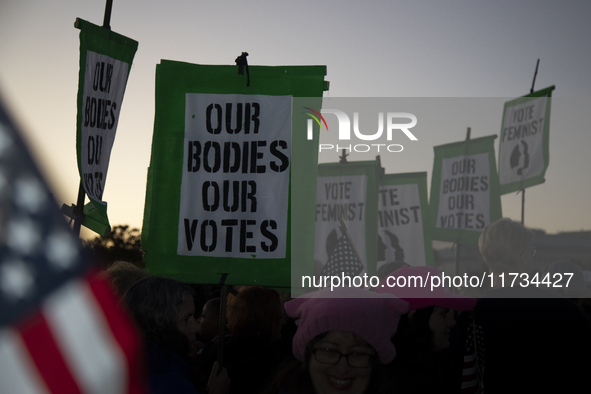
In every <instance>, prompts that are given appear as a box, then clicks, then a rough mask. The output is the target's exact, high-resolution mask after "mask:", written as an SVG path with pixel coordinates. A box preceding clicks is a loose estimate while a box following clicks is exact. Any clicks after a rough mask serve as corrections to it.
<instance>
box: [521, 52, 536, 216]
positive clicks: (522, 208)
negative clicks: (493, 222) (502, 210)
mask: <svg viewBox="0 0 591 394" xmlns="http://www.w3.org/2000/svg"><path fill="white" fill-rule="evenodd" d="M539 66H540V59H538V61H537V62H536V71H535V72H534V80H533V81H532V83H531V89H530V90H529V93H530V94H531V93H533V92H534V86H535V85H536V77H537V76H538V67H539ZM521 225H522V226H525V188H522V189H521Z"/></svg>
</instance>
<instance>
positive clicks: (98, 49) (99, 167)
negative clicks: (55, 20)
mask: <svg viewBox="0 0 591 394" xmlns="http://www.w3.org/2000/svg"><path fill="white" fill-rule="evenodd" d="M75 27H76V28H78V29H80V73H79V79H78V115H77V117H76V153H77V160H78V171H79V173H80V180H81V183H82V185H83V186H84V190H85V192H86V195H87V196H88V198H89V199H90V203H89V204H88V205H89V206H88V207H85V209H84V215H89V218H88V219H86V220H84V222H83V224H84V225H85V226H87V227H88V228H89V229H91V230H93V231H95V232H97V233H99V234H100V235H106V234H105V233H108V232H109V230H110V225H109V219H108V217H107V202H106V201H103V191H104V189H105V183H106V181H107V171H108V169H109V160H110V157H111V149H112V147H113V142H114V141H115V133H116V131H117V123H118V122H119V114H120V112H121V104H122V102H123V95H124V93H125V87H126V85H127V78H128V77H129V71H130V69H131V64H132V62H133V57H134V56H135V52H136V51H137V47H138V43H137V41H134V40H132V39H131V38H127V37H125V36H122V35H120V34H117V33H115V32H113V31H111V30H110V29H106V28H103V27H99V26H96V25H93V24H92V23H90V22H87V21H85V20H82V19H80V18H78V19H76V24H75ZM90 205H91V206H92V207H90Z"/></svg>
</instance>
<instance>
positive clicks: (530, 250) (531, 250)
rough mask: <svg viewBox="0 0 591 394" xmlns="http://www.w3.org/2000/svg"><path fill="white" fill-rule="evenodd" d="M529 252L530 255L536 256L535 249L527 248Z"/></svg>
mask: <svg viewBox="0 0 591 394" xmlns="http://www.w3.org/2000/svg"><path fill="white" fill-rule="evenodd" d="M529 252H530V253H531V255H532V256H533V255H535V254H536V248H534V247H533V246H532V247H530V248H529Z"/></svg>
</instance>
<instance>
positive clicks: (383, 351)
mask: <svg viewBox="0 0 591 394" xmlns="http://www.w3.org/2000/svg"><path fill="white" fill-rule="evenodd" d="M285 310H286V312H287V313H288V314H289V315H290V316H291V317H292V318H294V319H300V322H299V325H298V330H297V332H296V334H295V336H294V338H293V354H294V356H295V357H296V358H297V359H298V360H300V361H302V362H303V361H304V353H305V349H306V346H307V345H308V343H309V342H310V341H311V340H312V339H314V338H315V337H316V336H317V335H320V334H322V333H325V332H328V331H344V332H351V333H353V334H355V335H357V336H359V337H361V338H363V339H364V340H365V341H366V342H367V343H368V344H369V345H370V346H371V347H373V348H374V349H375V350H376V352H377V353H378V358H379V360H380V362H381V363H382V364H387V363H389V362H390V361H392V360H393V359H394V357H395V356H396V349H395V348H394V345H393V344H392V341H391V340H390V339H391V338H392V337H393V336H394V333H395V332H396V328H397V327H398V321H399V320H400V316H401V315H403V314H404V313H406V312H407V311H408V303H406V302H404V301H402V300H400V299H398V298H396V297H394V296H392V295H390V294H376V293H373V292H369V291H366V290H362V289H358V288H337V289H335V290H334V291H330V290H329V289H324V290H320V291H317V292H314V293H312V294H307V295H304V296H302V297H299V298H296V299H293V300H291V301H288V302H286V303H285Z"/></svg>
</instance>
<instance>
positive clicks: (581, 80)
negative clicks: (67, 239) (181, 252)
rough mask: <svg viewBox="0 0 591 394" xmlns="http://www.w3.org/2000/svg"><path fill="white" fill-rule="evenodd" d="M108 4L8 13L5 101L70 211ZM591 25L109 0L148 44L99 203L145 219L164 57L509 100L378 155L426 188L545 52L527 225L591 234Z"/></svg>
mask: <svg viewBox="0 0 591 394" xmlns="http://www.w3.org/2000/svg"><path fill="white" fill-rule="evenodd" d="M104 7H105V4H104V1H89V0H83V1H73V0H69V1H68V0H62V1H58V0H47V1H31V0H21V1H13V2H7V1H3V2H2V4H1V5H0V59H1V60H0V61H1V63H0V93H1V94H2V97H3V99H4V101H6V102H7V104H8V106H9V109H10V110H12V113H13V115H14V116H15V117H16V120H17V121H18V123H20V125H21V126H22V128H23V129H24V130H25V132H26V138H27V140H28V142H29V145H30V146H31V148H32V149H33V151H34V154H35V157H36V158H37V160H38V162H39V163H40V164H41V167H42V170H43V172H44V173H45V174H46V175H47V176H48V178H49V181H50V184H51V186H52V187H53V189H54V192H55V197H56V199H57V200H59V201H60V202H67V203H73V202H75V200H76V196H77V191H78V185H79V177H78V171H77V166H76V149H75V133H76V124H75V121H76V94H77V89H78V70H79V30H77V29H76V28H74V22H75V20H76V17H80V18H82V19H85V20H87V21H89V22H92V23H94V24H97V25H101V24H102V21H103V15H104ZM589 16H591V2H587V1H569V0H567V1H550V0H544V1H539V0H531V1H524V0H511V1H509V0H500V1H493V2H484V1H436V0H429V1H364V2H361V1H336V0H330V1H306V0H304V1H294V2H288V1H277V0H275V1H258V0H252V1H248V2H239V1H225V0H220V1H216V2H203V1H188V0H182V1H168V2H163V1H154V0H142V1H139V0H114V4H113V10H112V18H111V27H112V29H113V30H114V31H116V32H117V33H120V34H122V35H125V36H127V37H130V38H133V39H134V40H136V41H138V42H139V47H138V51H137V53H136V55H135V59H134V62H133V66H132V68H131V73H130V77H129V81H128V85H127V90H126V93H125V98H124V101H123V105H122V108H121V115H120V120H119V125H118V131H117V138H116V139H115V144H114V147H113V150H112V154H111V161H110V166H109V173H108V178H107V182H106V187H105V193H104V196H103V198H104V200H105V201H107V202H108V213H109V219H110V222H111V225H117V224H129V225H131V226H133V227H138V228H141V225H142V217H143V207H144V196H145V185H146V172H147V168H148V165H149V161H150V147H151V141H152V131H153V126H154V90H155V87H154V86H155V84H154V80H155V69H156V64H158V63H160V60H161V59H168V60H177V61H183V62H189V63H197V64H220V65H233V64H234V59H235V58H236V57H237V56H238V55H240V53H241V52H243V51H246V52H248V53H249V57H248V62H249V64H250V65H268V66H279V65H326V66H327V75H326V77H325V78H326V80H328V81H330V91H328V92H325V97H326V98H337V97H414V98H417V97H424V98H439V99H441V100H442V102H443V101H445V102H450V101H454V100H455V101H457V102H460V103H461V102H462V100H465V99H462V100H460V99H459V98H473V99H474V100H468V101H470V102H478V103H483V104H482V105H484V103H486V102H487V100H486V99H484V98H490V97H496V98H503V99H498V100H497V101H494V100H493V101H491V102H492V103H493V104H491V108H490V112H489V113H488V114H487V115H486V116H487V117H488V118H487V119H486V120H484V119H482V117H483V116H480V115H478V117H476V118H475V117H474V116H475V114H474V113H466V116H465V118H463V117H462V116H459V117H458V116H456V117H453V119H451V120H450V121H449V122H447V121H446V119H442V121H441V122H442V123H441V124H440V125H439V126H440V127H438V128H433V129H429V130H424V131H423V132H422V133H419V132H417V137H418V141H417V142H413V144H414V145H411V144H409V149H408V150H407V151H405V152H402V153H399V154H396V156H395V157H394V156H392V157H389V156H388V155H385V154H383V155H381V160H382V164H383V165H384V167H385V168H386V173H400V172H417V171H427V172H428V176H429V180H430V177H431V172H432V168H433V146H436V145H441V144H445V143H451V142H456V141H459V140H462V139H464V138H465V135H466V128H467V127H471V128H472V137H473V138H477V137H482V136H485V135H491V134H498V133H499V130H500V125H501V118H502V103H503V102H504V101H506V100H508V99H511V98H514V97H519V96H523V95H525V94H528V93H529V91H530V88H531V85H532V79H533V75H534V71H535V66H536V61H537V59H538V58H539V59H540V66H539V71H538V75H537V79H536V82H535V88H536V90H538V89H542V88H545V87H548V86H552V85H555V86H556V89H555V91H554V93H553V97H555V98H556V99H555V100H554V101H553V103H552V105H553V107H552V109H553V112H552V119H551V125H550V165H549V168H548V171H547V173H546V183H545V184H542V185H538V186H535V187H532V188H530V189H527V191H526V208H525V224H526V226H528V227H532V228H539V229H544V230H546V231H547V232H550V233H555V232H558V231H578V230H583V229H584V230H591V209H590V208H589V204H590V201H591V182H590V180H591V175H590V171H591V154H590V153H589V149H590V148H591V130H590V126H591V77H590V74H589V73H590V70H591V50H590V49H589V48H590V46H589V40H590V38H591V24H590V23H589ZM447 98H450V99H447ZM451 98H454V99H453V100H452V99H451ZM481 98H482V99H481ZM505 98H506V100H505ZM456 99H457V100H456ZM468 101H465V102H468ZM482 105H481V107H482ZM467 112H470V111H467ZM491 119H492V121H491ZM419 121H420V120H419ZM495 122H496V123H495ZM495 146H496V148H498V143H496V144H495ZM406 147H407V145H406V144H405V148H406ZM497 154H498V151H497ZM373 157H375V155H373ZM373 157H372V158H373ZM321 159H322V160H323V161H325V162H326V161H336V160H337V159H338V158H337V155H333V156H331V157H328V156H326V157H325V156H323V157H321ZM350 159H351V160H367V158H366V157H362V156H355V155H353V156H351V157H350ZM502 209H503V216H506V217H510V218H512V219H514V220H519V219H520V214H521V196H520V195H516V194H514V193H513V194H508V195H505V196H503V197H502Z"/></svg>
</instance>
